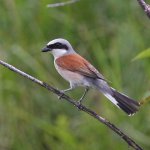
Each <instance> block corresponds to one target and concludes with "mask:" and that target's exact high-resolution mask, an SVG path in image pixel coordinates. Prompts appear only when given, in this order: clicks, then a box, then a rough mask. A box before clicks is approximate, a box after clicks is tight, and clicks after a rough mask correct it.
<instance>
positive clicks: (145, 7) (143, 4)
mask: <svg viewBox="0 0 150 150" xmlns="http://www.w3.org/2000/svg"><path fill="white" fill-rule="evenodd" d="M137 1H138V2H139V4H140V6H141V7H142V8H143V10H144V11H145V13H146V14H147V16H148V17H149V19H150V5H149V4H147V3H146V2H145V1H144V0H137Z"/></svg>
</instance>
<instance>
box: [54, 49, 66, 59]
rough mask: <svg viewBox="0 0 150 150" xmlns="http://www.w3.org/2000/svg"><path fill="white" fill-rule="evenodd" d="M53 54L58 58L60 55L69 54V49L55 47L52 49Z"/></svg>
mask: <svg viewBox="0 0 150 150" xmlns="http://www.w3.org/2000/svg"><path fill="white" fill-rule="evenodd" d="M52 54H53V56H54V58H55V59H57V58H58V57H61V56H63V55H65V54H67V51H66V50H65V49H54V50H52Z"/></svg>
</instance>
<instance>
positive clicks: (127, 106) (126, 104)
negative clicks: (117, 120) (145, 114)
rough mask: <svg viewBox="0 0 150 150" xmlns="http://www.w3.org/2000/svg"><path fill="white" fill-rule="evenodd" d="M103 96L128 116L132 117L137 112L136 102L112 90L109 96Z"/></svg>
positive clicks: (137, 105)
mask: <svg viewBox="0 0 150 150" xmlns="http://www.w3.org/2000/svg"><path fill="white" fill-rule="evenodd" d="M104 95H105V96H106V97H107V98H108V99H109V100H110V101H111V102H112V103H114V104H115V105H116V106H117V107H119V108H120V109H122V110H123V111H124V112H125V113H127V114H128V115H129V116H132V115H134V114H135V113H136V112H137V111H138V110H139V106H140V104H139V103H138V102H137V101H135V100H133V99H131V98H129V97H128V96H126V95H124V94H122V93H119V92H117V91H116V90H114V89H112V93H111V94H108V93H106V94H104Z"/></svg>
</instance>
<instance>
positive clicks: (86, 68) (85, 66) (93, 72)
mask: <svg viewBox="0 0 150 150" xmlns="http://www.w3.org/2000/svg"><path fill="white" fill-rule="evenodd" d="M56 64H57V65H58V66H59V67H61V68H63V69H66V70H69V71H72V72H78V73H80V74H82V75H84V76H87V77H90V78H95V79H96V78H99V79H102V80H105V79H104V77H103V75H101V74H100V73H99V71H98V70H97V69H95V67H94V66H92V65H91V64H90V63H89V62H88V61H87V60H85V59H84V58H83V57H81V56H80V55H78V54H69V55H64V56H62V57H59V58H57V59H56Z"/></svg>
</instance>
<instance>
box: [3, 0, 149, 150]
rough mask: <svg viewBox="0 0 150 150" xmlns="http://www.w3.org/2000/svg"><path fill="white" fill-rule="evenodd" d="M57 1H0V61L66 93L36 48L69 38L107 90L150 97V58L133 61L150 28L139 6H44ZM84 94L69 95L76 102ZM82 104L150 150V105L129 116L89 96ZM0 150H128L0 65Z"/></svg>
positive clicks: (111, 2)
mask: <svg viewBox="0 0 150 150" xmlns="http://www.w3.org/2000/svg"><path fill="white" fill-rule="evenodd" d="M56 2H62V1H61V0H57V1H56V0H44V1H42V0H24V1H23V0H16V1H13V0H1V1H0V59H2V60H4V61H6V62H8V63H11V64H12V65H14V66H16V67H17V68H20V69H21V70H23V71H25V72H27V73H29V74H31V75H33V76H35V77H37V78H39V79H41V80H43V81H46V82H48V83H49V84H51V85H53V86H54V87H57V88H59V89H65V88H66V87H68V84H67V82H66V81H64V80H63V79H62V78H61V77H60V76H59V75H58V73H57V72H56V71H55V68H54V66H53V57H52V56H51V55H50V54H45V53H44V54H43V53H41V48H42V47H43V46H44V45H45V44H46V43H47V42H48V41H49V40H52V39H54V38H58V37H61V38H66V39H67V40H69V41H70V42H71V44H72V45H73V47H74V48H75V49H76V50H77V52H78V53H80V54H81V55H82V56H84V57H86V58H87V59H88V60H89V61H90V62H91V63H92V64H93V65H95V66H96V67H97V68H98V69H99V70H100V71H101V72H102V73H103V74H104V75H105V77H106V78H107V79H108V80H110V81H112V83H111V85H112V86H113V87H115V88H117V89H118V90H120V91H123V92H124V93H126V94H128V95H130V96H131V97H133V98H135V99H137V100H140V99H142V98H144V97H145V96H147V95H150V92H149V88H150V80H149V78H150V62H149V59H148V58H147V59H143V60H137V61H133V62H132V61H131V60H132V59H133V58H134V57H135V56H136V55H137V54H138V53H139V52H141V51H142V50H145V49H147V48H149V47H150V22H149V20H148V18H147V16H146V15H145V14H144V13H143V10H141V8H140V7H139V5H138V3H137V1H136V0H135V1H131V0H126V1H121V0H106V1H102V0H80V2H77V3H75V4H72V5H67V6H64V7H57V8H47V7H46V5H47V4H49V3H56ZM82 92H83V89H82V88H81V89H80V88H79V89H77V90H74V91H73V92H71V93H69V95H70V96H71V97H74V98H76V99H77V98H79V97H80V95H81V94H82ZM87 97H88V98H86V99H87V100H86V101H84V103H85V105H88V106H89V107H90V108H92V109H93V110H95V111H96V112H98V113H99V114H101V115H102V116H104V117H106V118H107V119H109V120H110V121H111V122H113V123H115V124H116V125H117V126H118V127H119V128H121V129H122V130H124V131H125V133H127V134H128V135H129V136H130V137H132V138H133V139H135V140H136V142H137V143H138V144H140V145H141V146H142V147H143V148H145V149H150V115H149V114H150V106H149V104H147V105H145V106H143V107H142V108H141V110H140V111H139V112H138V113H137V114H136V115H135V116H134V117H128V116H126V115H125V114H124V113H123V112H122V111H121V110H118V109H117V108H116V107H115V106H114V105H112V104H111V103H110V102H109V101H108V100H106V98H104V96H102V95H101V94H100V93H98V92H97V91H94V90H91V91H90V92H89V94H88V96H87ZM0 149H1V150H6V149H7V150H9V149H11V150H62V149H64V150H77V149H78V150H84V149H86V150H91V149H93V150H99V149H102V150H104V149H111V150H116V149H120V150H126V149H128V146H127V145H126V143H124V142H123V141H122V140H121V139H120V138H119V137H118V136H117V135H116V134H114V133H113V132H112V131H110V130H109V129H108V128H107V127H106V126H104V125H102V124H100V123H99V122H97V121H96V120H94V119H93V118H91V117H89V116H88V115H87V114H84V113H82V112H80V111H78V110H76V109H75V108H74V107H72V106H70V104H68V103H66V102H65V101H59V100H58V99H57V97H56V96H55V95H54V94H53V93H49V92H48V91H46V90H44V89H43V88H41V87H39V86H37V85H36V84H34V83H32V82H31V81H28V80H26V79H25V78H23V77H20V76H18V75H17V74H15V73H13V72H11V71H9V70H7V69H6V68H4V67H2V66H0Z"/></svg>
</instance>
